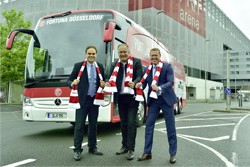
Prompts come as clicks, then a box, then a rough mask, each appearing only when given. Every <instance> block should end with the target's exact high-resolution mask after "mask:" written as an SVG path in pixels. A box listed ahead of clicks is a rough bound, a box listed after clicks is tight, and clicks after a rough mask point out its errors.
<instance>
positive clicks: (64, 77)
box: [24, 75, 69, 87]
mask: <svg viewBox="0 0 250 167" xmlns="http://www.w3.org/2000/svg"><path fill="white" fill-rule="evenodd" d="M68 78H69V76H68V75H62V76H56V75H55V76H54V75H52V76H50V78H40V79H39V80H36V81H34V82H30V83H27V84H25V85H24V87H30V86H32V85H36V84H38V83H41V82H46V81H49V80H66V79H68Z"/></svg>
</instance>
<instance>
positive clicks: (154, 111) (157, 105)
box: [136, 48, 177, 164]
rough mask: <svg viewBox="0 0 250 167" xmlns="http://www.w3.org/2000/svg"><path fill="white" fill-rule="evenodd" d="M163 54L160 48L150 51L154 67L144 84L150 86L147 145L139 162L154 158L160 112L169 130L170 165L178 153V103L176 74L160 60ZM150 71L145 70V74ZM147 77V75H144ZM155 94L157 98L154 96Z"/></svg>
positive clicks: (146, 132)
mask: <svg viewBox="0 0 250 167" xmlns="http://www.w3.org/2000/svg"><path fill="white" fill-rule="evenodd" d="M160 58H161V53H160V50H159V49H158V48H153V49H151V51H150V59H151V63H152V65H151V66H150V69H151V71H150V72H149V70H148V76H147V78H146V79H145V81H144V83H142V87H143V89H144V88H145V87H146V86H147V85H148V86H149V90H148V99H147V105H148V116H147V120H146V130H145V145H144V152H143V154H142V156H141V157H139V158H138V161H143V160H149V159H151V158H152V153H151V150H152V144H153V135H154V126H155V121H156V119H157V117H158V115H159V112H160V110H162V112H163V114H164V119H165V124H166V128H167V136H168V143H169V154H170V159H169V162H170V163H172V164H173V163H175V162H176V157H175V156H176V152H177V137H176V128H175V117H174V104H175V103H176V102H177V97H176V95H175V93H174V89H173V84H174V72H173V69H172V67H171V64H168V63H163V62H161V60H160ZM147 69H149V67H147V68H146V69H145V73H146V71H147ZM144 75H145V74H144ZM140 86H141V83H138V84H136V88H139V87H140ZM154 93H155V96H154V95H153V94H154Z"/></svg>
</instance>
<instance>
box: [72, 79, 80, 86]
mask: <svg viewBox="0 0 250 167" xmlns="http://www.w3.org/2000/svg"><path fill="white" fill-rule="evenodd" d="M79 82H80V81H79V80H78V79H75V80H74V81H73V82H72V83H71V86H74V85H78V84H79Z"/></svg>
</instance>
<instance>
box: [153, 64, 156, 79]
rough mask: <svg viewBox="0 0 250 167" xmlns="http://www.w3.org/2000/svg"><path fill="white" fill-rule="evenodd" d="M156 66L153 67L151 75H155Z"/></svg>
mask: <svg viewBox="0 0 250 167" xmlns="http://www.w3.org/2000/svg"><path fill="white" fill-rule="evenodd" d="M155 72H156V66H154V67H153V77H154V76H155Z"/></svg>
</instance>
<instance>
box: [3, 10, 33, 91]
mask: <svg viewBox="0 0 250 167" xmlns="http://www.w3.org/2000/svg"><path fill="white" fill-rule="evenodd" d="M2 15H3V17H4V19H5V24H4V23H0V32H1V33H0V35H1V38H0V44H1V51H0V52H1V53H0V54H1V56H0V63H1V69H0V79H1V85H2V86H5V87H6V89H7V85H8V83H11V82H13V81H20V80H24V71H25V58H26V53H27V47H28V44H29V40H30V36H28V35H24V34H21V33H20V34H18V35H17V36H16V37H15V42H14V45H13V48H12V50H6V49H5V46H6V44H5V42H6V39H7V37H8V34H9V33H10V32H11V31H12V30H14V29H17V28H23V29H29V28H30V27H31V22H30V21H25V20H24V14H23V12H17V11H16V10H15V9H11V10H10V11H8V12H7V11H3V12H2Z"/></svg>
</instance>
